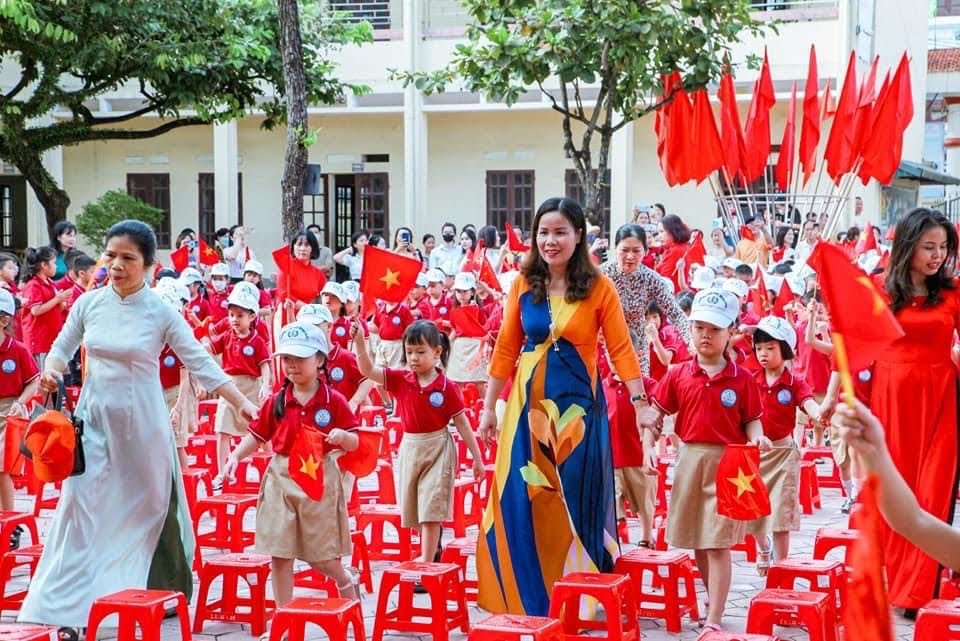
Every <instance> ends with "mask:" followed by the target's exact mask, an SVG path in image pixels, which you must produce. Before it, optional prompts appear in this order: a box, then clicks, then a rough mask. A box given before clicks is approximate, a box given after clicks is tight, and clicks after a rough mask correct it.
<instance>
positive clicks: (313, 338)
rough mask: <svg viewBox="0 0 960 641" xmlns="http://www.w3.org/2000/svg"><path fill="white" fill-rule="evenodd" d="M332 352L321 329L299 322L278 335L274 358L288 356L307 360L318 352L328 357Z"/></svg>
mask: <svg viewBox="0 0 960 641" xmlns="http://www.w3.org/2000/svg"><path fill="white" fill-rule="evenodd" d="M329 351H330V345H329V343H327V337H326V336H325V335H324V334H323V332H322V331H320V328H319V327H317V326H316V325H311V324H310V323H304V322H302V321H297V322H295V323H290V324H289V325H284V326H283V329H281V330H280V333H279V334H278V335H277V351H276V352H274V356H279V355H284V354H285V355H287V356H296V357H298V358H307V357H308V356H313V355H314V354H316V353H317V352H322V353H323V354H324V355H326V354H327V353H328V352H329Z"/></svg>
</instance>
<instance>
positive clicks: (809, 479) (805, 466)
mask: <svg viewBox="0 0 960 641" xmlns="http://www.w3.org/2000/svg"><path fill="white" fill-rule="evenodd" d="M814 508H818V509H819V508H820V481H819V480H817V466H816V465H815V464H814V463H812V462H810V461H801V462H800V510H801V511H802V512H803V513H804V514H813V509H814Z"/></svg>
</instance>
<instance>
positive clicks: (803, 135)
mask: <svg viewBox="0 0 960 641" xmlns="http://www.w3.org/2000/svg"><path fill="white" fill-rule="evenodd" d="M829 86H830V83H829V82H828V83H827V87H829ZM819 90H820V81H819V79H818V78H817V50H816V48H814V46H813V45H810V64H809V66H808V67H807V84H806V86H805V87H804V89H803V123H802V124H801V126H800V166H801V167H802V168H803V184H804V185H806V184H807V181H808V180H810V175H811V174H812V173H813V171H814V169H816V168H817V146H818V145H819V144H820V122H821V116H820V101H819V99H818V97H817V93H818V92H819Z"/></svg>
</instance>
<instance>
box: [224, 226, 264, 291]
mask: <svg viewBox="0 0 960 641" xmlns="http://www.w3.org/2000/svg"><path fill="white" fill-rule="evenodd" d="M249 233H250V230H249V229H248V228H246V227H244V226H243V225H234V226H233V227H231V228H230V246H229V247H227V248H226V249H224V250H223V261H224V262H225V263H226V264H227V267H228V268H229V269H230V282H231V283H239V282H240V281H241V280H243V266H244V265H246V264H247V261H248V260H255V259H256V256H254V254H253V250H252V249H250V247H249V246H248V245H247V235H248V234H249Z"/></svg>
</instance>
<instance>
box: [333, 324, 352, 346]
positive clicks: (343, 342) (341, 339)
mask: <svg viewBox="0 0 960 641" xmlns="http://www.w3.org/2000/svg"><path fill="white" fill-rule="evenodd" d="M330 342H331V343H333V344H334V345H339V346H340V347H342V348H343V349H347V346H348V345H349V344H350V319H349V318H347V317H346V316H339V317H337V318H336V319H334V321H333V325H332V326H331V327H330Z"/></svg>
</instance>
